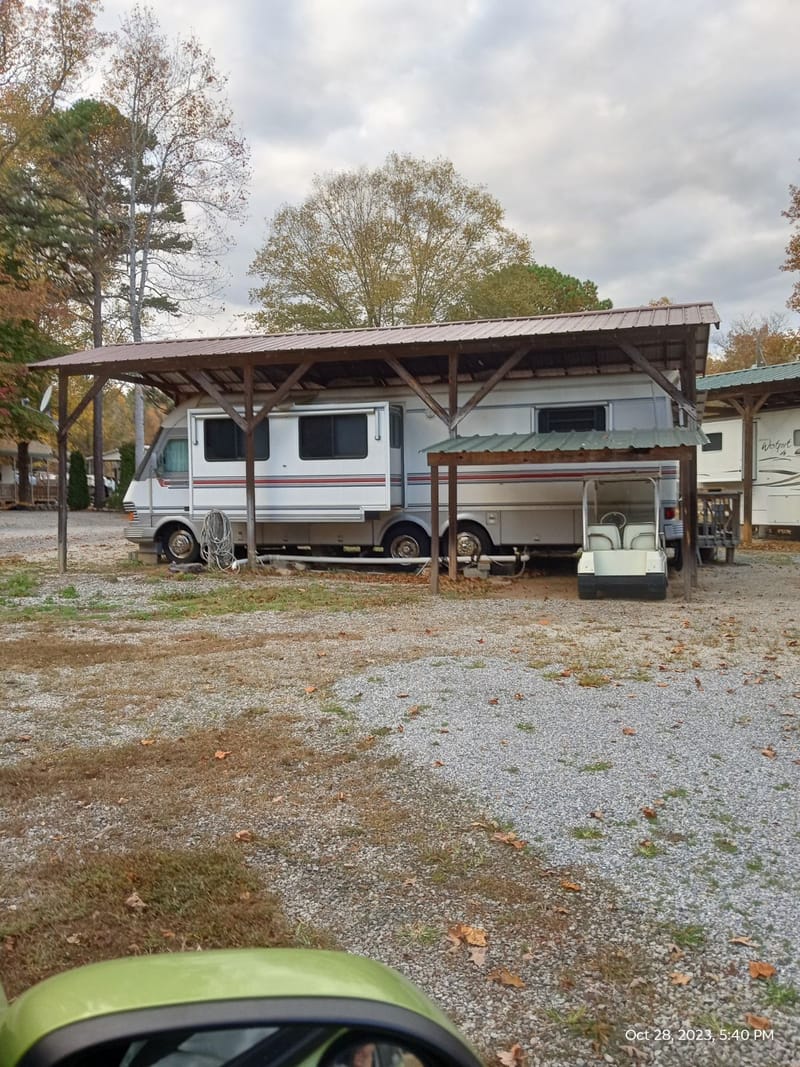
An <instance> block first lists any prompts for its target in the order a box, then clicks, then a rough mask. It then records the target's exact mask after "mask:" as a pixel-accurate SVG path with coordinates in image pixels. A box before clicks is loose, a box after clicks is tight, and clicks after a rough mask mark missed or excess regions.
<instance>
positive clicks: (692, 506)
mask: <svg viewBox="0 0 800 1067" xmlns="http://www.w3.org/2000/svg"><path fill="white" fill-rule="evenodd" d="M688 482H689V514H690V515H692V516H694V518H693V521H692V523H691V525H690V527H689V559H690V560H691V568H690V571H689V580H690V582H691V585H692V588H693V589H696V588H697V581H698V578H697V449H696V448H693V449H692V451H691V453H690V455H689V477H688Z"/></svg>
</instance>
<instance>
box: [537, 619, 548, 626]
mask: <svg viewBox="0 0 800 1067" xmlns="http://www.w3.org/2000/svg"><path fill="white" fill-rule="evenodd" d="M536 621H537V622H538V624H539V625H540V626H549V625H550V620H549V619H537V620H536Z"/></svg>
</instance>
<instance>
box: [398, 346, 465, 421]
mask: <svg viewBox="0 0 800 1067" xmlns="http://www.w3.org/2000/svg"><path fill="white" fill-rule="evenodd" d="M383 358H384V359H385V361H386V363H387V365H388V366H389V367H391V368H392V370H393V371H394V372H395V374H396V375H397V377H398V378H400V379H401V380H402V381H404V382H405V384H406V385H407V386H408V388H409V389H410V390H411V392H412V393H415V394H416V396H418V397H419V398H420V400H421V401H422V403H423V404H424V405H425V406H426V407H427V408H430V410H431V411H432V412H433V413H434V415H435V416H436V418H437V419H441V421H442V422H443V423H444V424H445V426H449V425H450V416H449V415H448V413H447V412H446V411H445V410H444V408H443V407H442V405H441V404H440V403H439V402H438V401H437V400H435V399H434V398H433V397H432V396H431V394H430V393H429V392H428V390H427V389H426V388H425V386H424V385H422V384H421V383H420V382H418V381H417V379H416V378H415V377H414V376H413V374H410V373H409V372H408V371H407V370H406V368H405V367H404V366H403V364H402V363H398V361H397V360H396V359H393V358H392V357H391V356H384V357H383Z"/></svg>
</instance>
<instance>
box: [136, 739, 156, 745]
mask: <svg viewBox="0 0 800 1067" xmlns="http://www.w3.org/2000/svg"><path fill="white" fill-rule="evenodd" d="M155 743H156V739H155V738H154V737H143V738H142V740H141V741H140V742H139V744H140V745H154V744H155Z"/></svg>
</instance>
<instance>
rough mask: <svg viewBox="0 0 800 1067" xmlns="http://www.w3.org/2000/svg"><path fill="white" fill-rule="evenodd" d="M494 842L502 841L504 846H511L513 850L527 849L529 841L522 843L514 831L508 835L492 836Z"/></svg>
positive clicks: (498, 834)
mask: <svg viewBox="0 0 800 1067" xmlns="http://www.w3.org/2000/svg"><path fill="white" fill-rule="evenodd" d="M492 840H493V841H502V842H503V844H504V845H511V847H512V848H525V846H526V845H527V843H528V842H527V841H522V840H521V839H520V838H519V837H517V835H516V834H515V833H514V831H513V830H509V831H508V832H507V833H500V832H498V833H496V834H492Z"/></svg>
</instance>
